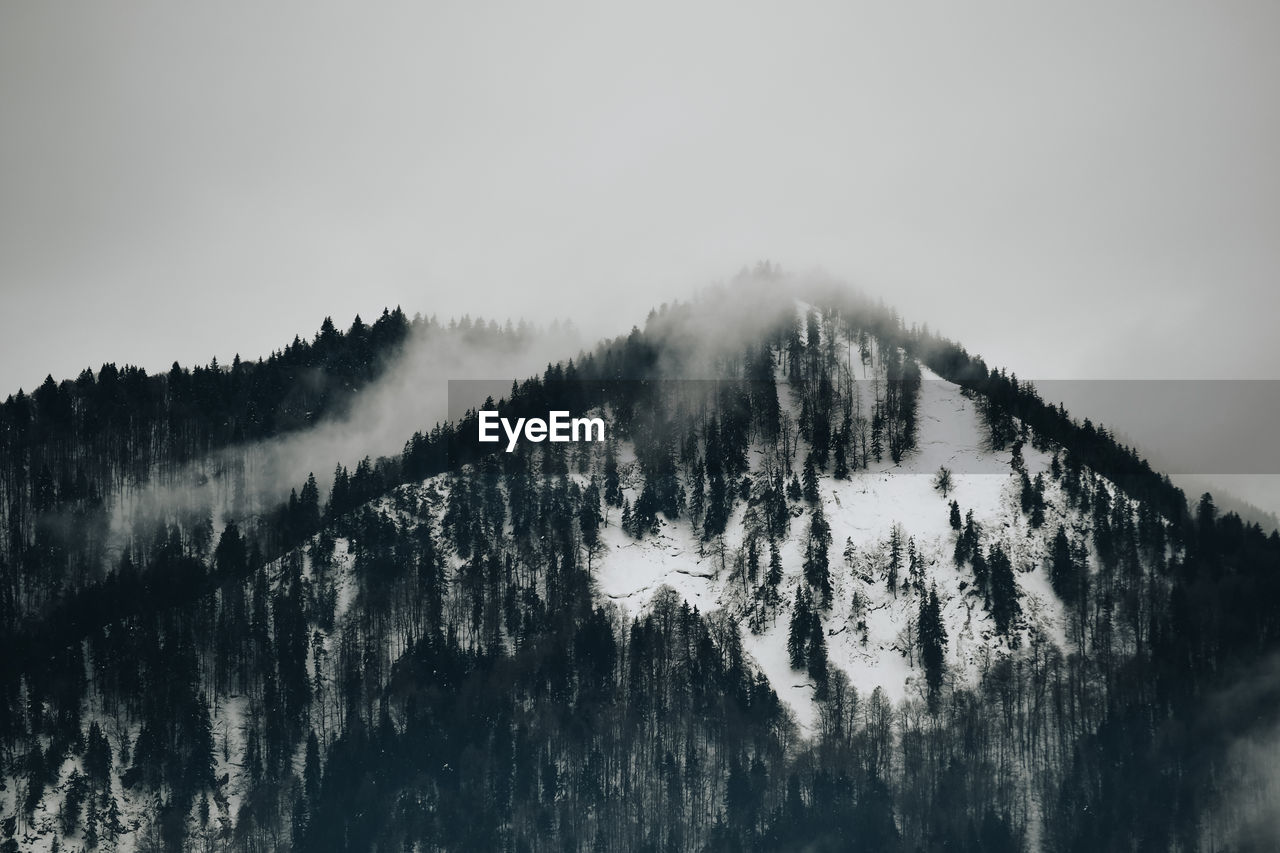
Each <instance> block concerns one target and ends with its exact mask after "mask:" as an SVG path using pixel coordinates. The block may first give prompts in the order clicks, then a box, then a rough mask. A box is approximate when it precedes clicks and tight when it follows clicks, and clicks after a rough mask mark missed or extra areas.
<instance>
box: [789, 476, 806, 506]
mask: <svg viewBox="0 0 1280 853" xmlns="http://www.w3.org/2000/svg"><path fill="white" fill-rule="evenodd" d="M802 497H804V491H803V490H802V489H801V488H800V478H798V477H797V476H796V475H795V474H792V475H791V482H790V483H788V484H787V500H789V501H793V502H794V501H798V500H800V499H801V498H802Z"/></svg>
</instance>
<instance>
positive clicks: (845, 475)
mask: <svg viewBox="0 0 1280 853" xmlns="http://www.w3.org/2000/svg"><path fill="white" fill-rule="evenodd" d="M845 436H846V434H845V433H843V432H837V433H835V435H834V436H832V439H831V440H832V441H833V442H834V443H835V457H836V461H835V466H834V468H833V469H832V471H831V475H832V476H833V477H835V478H836V479H837V480H847V479H849V455H848V452H847V451H846V450H845V445H846V443H847V440H846V437H845Z"/></svg>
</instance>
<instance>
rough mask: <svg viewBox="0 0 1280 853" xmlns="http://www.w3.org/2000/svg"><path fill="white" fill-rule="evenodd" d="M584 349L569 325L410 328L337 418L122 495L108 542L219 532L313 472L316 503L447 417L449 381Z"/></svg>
mask: <svg viewBox="0 0 1280 853" xmlns="http://www.w3.org/2000/svg"><path fill="white" fill-rule="evenodd" d="M495 328H496V327H495ZM582 343H583V341H582V338H581V335H580V333H579V332H578V330H577V329H576V327H574V326H573V325H572V324H567V323H560V324H555V325H553V326H550V327H545V328H539V327H528V329H527V331H526V332H525V333H524V334H523V335H520V336H518V337H517V336H503V337H498V336H496V335H493V334H488V333H485V332H473V331H463V330H457V329H453V328H451V327H450V326H448V325H445V326H438V325H429V324H425V323H424V324H416V325H415V326H414V327H413V332H412V333H411V334H410V336H409V337H408V339H407V340H406V341H405V343H404V344H403V346H402V349H401V351H400V353H399V354H398V355H397V356H396V357H395V358H394V359H393V360H392V361H391V363H390V364H389V365H388V367H387V368H386V370H385V371H384V372H383V373H382V374H381V375H380V376H379V377H378V378H377V379H376V380H375V381H374V382H373V383H371V384H370V385H369V386H368V387H366V388H364V389H363V390H361V391H360V392H359V393H358V394H357V395H356V396H355V397H354V399H353V401H352V404H351V406H350V409H349V410H348V411H346V412H345V413H343V414H341V415H338V416H336V417H330V418H327V419H325V420H322V421H320V422H319V423H318V424H316V425H315V426H314V427H311V428H310V429H306V430H300V431H297V432H291V433H285V434H283V435H280V436H277V437H274V438H271V439H268V440H265V441H260V442H255V443H252V444H249V445H247V446H236V447H233V448H230V449H228V450H223V451H218V452H215V453H214V454H213V455H212V457H211V458H208V459H202V460H199V461H198V462H196V463H194V464H192V465H190V466H189V467H188V468H187V469H185V470H184V471H182V472H180V473H179V474H177V475H176V476H175V477H172V478H169V479H168V480H166V482H165V483H163V484H157V483H147V484H143V485H141V486H134V487H130V488H128V489H126V491H125V492H124V493H122V494H121V495H120V496H119V500H118V502H117V503H116V504H115V505H114V507H113V509H114V512H113V533H114V539H113V542H114V545H115V547H117V548H118V547H120V546H122V545H123V544H124V542H125V541H126V539H127V538H128V537H129V536H133V537H134V538H135V539H138V540H139V541H146V539H145V537H146V535H147V533H148V532H149V531H148V529H147V525H149V524H150V523H151V520H152V519H154V518H157V517H164V516H170V517H173V516H176V517H179V518H181V517H183V515H184V514H187V513H195V514H197V515H200V514H206V513H208V514H210V515H211V517H212V519H213V520H214V522H215V525H216V527H217V528H218V529H220V527H221V522H222V521H223V520H229V519H232V518H237V517H240V516H244V515H253V514H256V513H258V512H263V511H267V510H272V509H275V508H276V507H277V506H278V505H279V504H280V502H281V501H283V500H284V499H286V498H288V496H289V492H290V490H291V489H297V488H299V487H300V486H301V485H302V484H303V482H305V480H306V478H307V476H308V475H309V474H313V473H314V474H315V476H316V481H317V485H318V486H319V487H320V492H321V496H322V498H323V497H324V496H325V495H327V494H328V491H329V487H330V486H331V485H332V482H333V480H332V474H333V471H334V468H335V467H336V466H337V465H344V466H346V467H347V468H349V469H354V468H355V466H356V465H357V464H358V463H359V462H360V460H361V459H363V458H364V457H366V456H369V457H372V458H373V459H377V458H378V457H380V456H396V455H398V454H399V453H400V452H401V451H402V450H403V449H404V445H405V442H406V441H408V440H409V438H410V437H411V436H412V435H413V434H414V433H415V432H424V433H425V432H429V431H430V430H431V428H432V427H433V426H435V425H436V424H438V423H442V422H444V421H445V420H448V419H449V418H450V412H449V408H448V406H449V403H450V383H451V381H452V382H456V381H457V380H481V379H493V378H495V377H506V379H505V385H504V388H509V387H510V382H511V379H512V378H516V377H519V378H526V377H528V376H531V375H534V374H538V373H540V372H541V371H542V370H543V369H544V368H545V367H546V365H547V364H549V363H555V362H559V361H560V360H562V359H563V358H567V357H572V356H573V355H576V353H577V351H578V349H579V348H580V347H581V346H582ZM482 402H483V399H477V400H470V401H467V402H466V405H468V406H477V405H479V404H481V403H482Z"/></svg>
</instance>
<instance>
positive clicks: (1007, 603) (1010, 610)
mask: <svg viewBox="0 0 1280 853" xmlns="http://www.w3.org/2000/svg"><path fill="white" fill-rule="evenodd" d="M987 565H988V567H989V570H990V576H991V618H992V619H994V620H995V623H996V631H998V632H999V633H1000V634H1004V635H1006V636H1007V635H1008V633H1009V630H1010V628H1012V626H1013V623H1014V620H1016V619H1017V618H1018V616H1019V615H1021V613H1022V607H1021V605H1020V604H1019V603H1018V581H1017V579H1016V578H1014V576H1013V564H1012V563H1011V562H1010V560H1009V557H1008V555H1007V554H1005V552H1004V549H1003V548H1001V547H1000V545H999V543H996V544H993V545H992V546H991V548H990V550H989V551H988V554H987Z"/></svg>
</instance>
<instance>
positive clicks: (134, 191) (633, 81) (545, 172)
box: [0, 0, 1280, 393]
mask: <svg viewBox="0 0 1280 853" xmlns="http://www.w3.org/2000/svg"><path fill="white" fill-rule="evenodd" d="M1278 32H1280V6H1277V5H1276V4H1274V3H1267V2H1242V1H1241V0H1234V2H1225V3H1214V4H1193V3H1173V4H1169V3H1157V2H1154V0H1142V1H1141V2H1134V3H1125V4H1098V3H1084V4H1053V5H1047V4H1033V5H1013V6H1011V5H1010V4H1007V3H995V2H985V0H979V1H978V2H974V3H966V4H964V5H963V7H960V6H956V5H954V4H945V3H923V4H906V5H903V4H890V5H885V4H862V3H839V4H837V3H826V2H810V3H802V4H786V5H777V4H757V3H728V2H711V3H706V4H698V5H697V6H696V7H689V6H688V5H687V4H672V3H663V2H657V3H647V4H644V5H642V6H636V7H631V8H625V9H624V8H619V7H616V6H615V7H602V6H599V5H598V4H581V3H539V4H536V5H529V4H508V3H499V4H497V5H493V4H486V5H484V6H476V5H474V4H462V3H449V2H445V3H432V4H404V5H377V6H369V5H367V4H338V3H307V4H302V3H296V2H284V3H279V4H271V6H270V7H263V6H262V5H261V4H250V3H244V2H231V3H220V4H216V5H209V6H200V7H191V6H189V5H183V6H175V5H173V4H168V3H160V2H154V0H123V2H120V3H112V4H110V5H109V6H107V5H93V4H90V5H85V4H75V3H68V2H58V0H55V2H48V3H34V4H33V3H7V4H3V6H0V114H3V115H4V116H5V119H4V122H5V133H4V134H0V187H2V188H3V191H2V192H0V294H2V300H3V302H2V306H0V389H4V391H3V393H9V392H12V391H14V390H16V389H17V388H18V387H19V386H23V387H26V388H27V389H28V390H30V389H31V388H32V387H33V386H34V385H35V384H37V383H38V382H39V381H40V380H41V379H43V377H44V375H45V374H46V373H52V374H54V375H55V376H74V375H75V374H76V373H78V372H79V371H80V370H81V369H82V368H84V367H85V366H87V365H88V366H93V367H96V366H97V365H99V364H101V363H102V362H104V361H115V362H117V363H123V362H132V363H137V364H141V365H142V366H144V367H148V368H149V369H162V368H165V367H167V366H168V365H169V364H170V363H171V362H172V361H173V360H175V359H176V360H179V361H181V362H183V363H188V364H189V363H193V362H200V363H204V362H207V361H208V359H209V358H210V356H212V355H217V356H218V357H219V360H220V361H224V362H229V360H230V358H231V356H232V355H233V354H235V353H237V352H238V353H240V354H241V355H242V356H244V357H248V358H252V357H255V356H257V355H260V354H265V353H267V352H270V351H271V350H272V349H274V348H276V347H278V346H280V345H281V344H282V343H283V342H286V341H288V340H290V339H292V337H293V335H294V334H296V333H300V332H301V333H306V332H307V331H309V330H311V329H313V328H314V326H315V323H316V320H317V318H318V317H323V316H325V315H326V314H327V315H332V316H334V317H336V318H346V319H349V318H350V317H352V316H354V315H355V314H356V313H362V314H363V315H365V316H373V315H375V314H376V313H377V312H378V311H379V310H380V309H381V308H382V307H384V306H394V305H397V304H398V305H401V306H403V307H404V308H405V310H406V311H408V312H409V313H413V312H414V311H422V312H424V313H436V314H438V315H440V316H458V315H461V314H463V313H468V312H469V313H473V314H476V313H479V314H484V315H486V316H500V317H505V316H513V317H521V316H523V317H527V318H530V319H536V320H541V321H543V322H546V321H549V320H550V319H552V318H553V317H563V316H572V317H573V318H574V319H575V320H576V321H577V322H578V323H579V324H580V325H581V326H582V328H584V330H587V331H588V332H590V333H591V334H593V335H594V334H596V333H616V332H621V331H625V330H626V328H628V327H629V326H630V324H631V323H632V322H635V321H636V318H638V317H642V316H643V314H644V313H645V312H646V311H647V310H648V309H649V308H650V307H651V306H653V305H654V304H656V303H659V302H661V301H664V300H666V299H670V298H673V297H679V296H686V295H687V294H688V293H689V292H690V290H691V289H692V288H695V287H697V286H699V285H701V284H703V283H705V282H707V281H711V280H714V279H717V278H719V277H722V276H725V275H728V274H731V272H732V271H733V270H736V269H737V268H738V266H740V265H741V264H743V263H751V262H753V261H755V260H756V259H759V258H771V259H773V260H775V261H780V262H782V263H783V264H784V266H786V267H787V268H788V269H808V268H810V267H822V268H824V269H826V270H828V271H830V272H831V273H832V274H834V275H837V276H839V277H842V278H845V279H847V280H850V281H853V282H855V283H857V284H858V285H859V286H861V287H863V288H864V289H866V290H869V291H871V292H873V293H875V294H877V295H882V296H883V297H884V298H885V299H886V301H888V302H889V303H891V304H893V305H896V306H897V307H898V308H899V309H900V310H901V311H902V312H903V313H904V314H905V315H907V316H909V317H911V318H913V319H915V320H917V321H920V322H929V323H930V324H931V325H933V326H934V327H935V328H939V329H941V330H942V331H943V332H945V333H946V334H948V335H949V336H951V337H953V338H956V339H959V340H962V341H964V343H965V344H966V346H968V347H969V348H970V349H972V350H975V351H978V352H981V353H983V354H984V355H985V356H987V357H988V359H989V360H991V361H993V362H994V363H998V364H1003V365H1008V366H1010V367H1011V368H1014V369H1017V370H1018V372H1019V375H1023V376H1028V377H1031V376H1035V377H1041V378H1055V379H1061V378H1069V379H1094V378H1276V377H1275V365H1276V364H1280V358H1278V357H1277V355H1278V354H1280V350H1278V349H1277V342H1276V339H1275V336H1274V334H1273V331H1272V329H1271V319H1270V318H1272V317H1274V315H1275V310H1276V307H1277V304H1276V300H1277V298H1278V297H1277V293H1278V292H1280V288H1277V287H1276V286H1275V285H1276V278H1275V276H1276V271H1277V269H1280V166H1278V165H1277V161H1276V158H1275V157H1274V152H1275V151H1276V150H1280V100H1277V99H1276V98H1275V97H1274V93H1273V91H1272V87H1271V86H1270V85H1269V84H1270V81H1274V80H1276V79H1280V50H1278V49H1277V43H1276V42H1277V36H1276V34H1277V33H1278Z"/></svg>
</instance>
